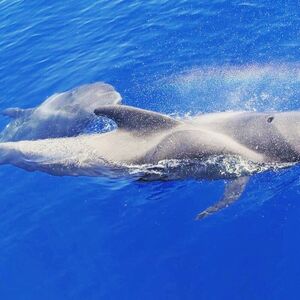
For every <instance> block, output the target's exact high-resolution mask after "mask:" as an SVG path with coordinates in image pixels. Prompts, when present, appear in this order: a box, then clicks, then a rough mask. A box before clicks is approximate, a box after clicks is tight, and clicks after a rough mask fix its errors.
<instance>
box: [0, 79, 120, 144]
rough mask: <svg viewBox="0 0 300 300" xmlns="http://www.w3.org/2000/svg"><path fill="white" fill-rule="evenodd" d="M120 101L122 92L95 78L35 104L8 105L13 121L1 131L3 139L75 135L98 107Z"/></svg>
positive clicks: (17, 139)
mask: <svg viewBox="0 0 300 300" xmlns="http://www.w3.org/2000/svg"><path fill="white" fill-rule="evenodd" d="M120 102H121V96H120V94H119V93H118V92H117V91H115V89H114V88H113V87H112V86H111V85H109V84H106V83H103V82H96V83H93V84H85V85H82V86H79V87H76V88H74V89H71V90H69V91H66V92H63V93H57V94H54V95H52V96H51V97H49V98H47V99H46V100H45V101H44V102H43V103H42V104H41V105H39V106H37V107H35V108H29V109H22V108H18V107H13V108H8V109H5V110H4V111H3V112H2V114H3V115H5V116H8V117H10V118H12V121H11V122H10V123H9V124H8V125H7V126H6V128H5V129H4V130H3V131H2V132H1V134H0V141H2V142H3V141H19V140H37V139H45V138H57V137H66V136H76V135H78V134H80V133H81V132H82V130H83V128H84V127H85V126H86V125H87V124H88V123H89V122H90V121H91V119H92V118H93V116H94V113H93V112H94V110H95V109H96V108H97V107H99V106H100V105H106V104H119V103H120Z"/></svg>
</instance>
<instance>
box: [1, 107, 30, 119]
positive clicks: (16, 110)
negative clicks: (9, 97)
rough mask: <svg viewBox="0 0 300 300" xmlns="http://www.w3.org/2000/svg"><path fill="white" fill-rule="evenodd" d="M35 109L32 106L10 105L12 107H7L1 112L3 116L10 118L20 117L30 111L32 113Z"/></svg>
mask: <svg viewBox="0 0 300 300" xmlns="http://www.w3.org/2000/svg"><path fill="white" fill-rule="evenodd" d="M32 111H33V109H32V108H27V109H26V108H25V109H23V108H20V107H10V108H6V109H4V110H3V111H2V112H1V113H2V115H3V116H7V117H10V118H14V119H16V118H20V117H23V116H25V115H26V114H28V113H31V112H32Z"/></svg>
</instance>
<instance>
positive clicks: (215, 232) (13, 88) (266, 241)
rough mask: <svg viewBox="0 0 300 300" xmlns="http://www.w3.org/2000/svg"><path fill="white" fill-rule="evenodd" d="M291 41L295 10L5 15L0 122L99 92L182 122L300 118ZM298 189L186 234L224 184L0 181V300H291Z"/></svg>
mask: <svg viewBox="0 0 300 300" xmlns="http://www.w3.org/2000/svg"><path fill="white" fill-rule="evenodd" d="M299 32H300V7H299V2H298V1H279V0H278V1H258V0H250V1H242V0H239V1H238V0H235V1H229V0H228V1H222V0H214V1H212V0H211V1H205V0H204V1H192V0H191V1H167V0H166V1H154V0H151V1H120V0H116V1H105V0H102V1H87V0H85V1H74V0H69V1H42V0H37V1H22V0H10V1H8V0H0V37H1V39H0V109H4V108H7V107H10V106H21V107H33V106H35V105H37V104H39V103H41V102H42V101H43V100H44V99H45V98H47V97H48V96H50V95H52V94H54V93H55V92H61V91H65V90H68V89H70V88H73V87H75V86H78V85H80V84H84V83H91V82H96V81H105V82H108V83H110V84H112V85H113V86H114V87H115V88H116V89H117V90H118V91H119V92H120V93H121V95H122V96H123V100H124V103H126V104H128V105H134V106H138V107H141V108H146V109H153V110H156V111H160V112H164V113H170V114H176V115H178V114H179V115H185V114H195V113H199V112H210V111H223V110H238V109H243V110H258V111H269V110H289V109H299V108H300V97H299V96H300V65H299V59H300V53H299V47H300V38H299ZM7 121H8V120H7V119H5V118H4V117H2V118H1V119H0V123H1V125H2V126H5V124H6V123H7ZM299 174H300V169H299V167H293V168H290V169H286V170H282V171H278V172H275V173H274V172H266V173H262V174H257V175H255V176H253V177H252V178H251V179H250V182H249V185H248V187H247V189H246V191H245V193H244V194H243V196H242V198H241V200H240V201H238V202H237V203H235V204H234V205H232V206H231V207H230V208H228V209H226V210H224V211H222V212H220V213H218V214H216V215H214V216H212V217H210V218H207V219H205V220H202V221H201V222H196V221H194V217H195V215H196V214H197V213H198V212H199V211H201V210H203V209H204V208H206V207H207V206H209V205H211V204H212V203H214V202H215V201H216V200H217V199H218V198H220V196H221V195H222V192H223V189H224V182H223V181H222V180H218V181H195V180H182V181H170V182H149V183H141V182H136V181H133V180H131V179H127V178H123V179H118V180H112V179H108V178H102V177H99V178H88V177H55V176H50V175H47V174H44V173H40V172H35V173H30V172H26V171H23V170H20V169H17V168H15V167H13V166H1V168H0V182H1V189H0V278H1V280H0V298H1V299H130V300H132V299H172V300H173V299H206V300H210V299H251V300H253V299H272V300H276V299H299V297H300V290H299V282H300V271H299V270H300V269H299V262H300V235H299V234H298V230H299V225H300V204H299V202H298V201H299V198H300V196H299V195H300V182H299Z"/></svg>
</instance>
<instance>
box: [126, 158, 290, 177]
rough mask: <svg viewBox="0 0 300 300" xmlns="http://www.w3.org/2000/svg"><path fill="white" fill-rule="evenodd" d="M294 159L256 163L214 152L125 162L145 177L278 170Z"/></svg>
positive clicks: (233, 174)
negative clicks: (196, 156)
mask: <svg viewBox="0 0 300 300" xmlns="http://www.w3.org/2000/svg"><path fill="white" fill-rule="evenodd" d="M293 165H295V163H255V162H252V161H248V160H245V159H243V158H241V157H240V156H232V155H231V156H226V155H213V156H210V157H208V158H206V159H204V160H200V159H168V160H162V161H160V162H158V163H157V164H143V165H133V164H131V165H123V166H122V167H123V168H125V169H126V170H127V171H128V174H130V175H132V176H134V177H138V178H142V180H145V181H152V180H175V179H182V178H194V179H231V178H237V177H240V176H251V175H253V174H257V173H262V172H266V171H273V172H276V171H279V170H281V169H285V168H289V167H291V166H293Z"/></svg>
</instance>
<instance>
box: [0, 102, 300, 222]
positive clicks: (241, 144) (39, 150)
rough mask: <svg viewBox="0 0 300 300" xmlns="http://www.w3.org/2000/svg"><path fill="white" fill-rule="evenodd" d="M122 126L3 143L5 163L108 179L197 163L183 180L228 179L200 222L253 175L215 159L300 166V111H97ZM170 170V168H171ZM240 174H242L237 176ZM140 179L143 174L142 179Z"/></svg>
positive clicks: (114, 108)
mask: <svg viewBox="0 0 300 300" xmlns="http://www.w3.org/2000/svg"><path fill="white" fill-rule="evenodd" d="M94 112H95V114H96V115H97V116H105V117H107V118H109V119H112V120H113V121H114V122H115V123H116V124H117V129H116V130H113V131H111V132H107V133H103V134H91V135H79V136H74V137H61V138H50V139H43V140H34V141H18V142H5V143H0V164H13V165H15V166H17V167H20V168H23V169H26V170H29V171H35V170H39V171H44V172H47V173H50V174H54V175H73V176H77V175H87V176H97V175H103V174H105V175H107V174H110V172H112V173H114V172H115V171H116V172H118V171H120V170H122V171H124V170H128V169H130V168H131V167H132V166H141V167H143V166H145V165H147V166H149V165H152V166H159V164H160V163H161V162H162V161H166V160H167V161H171V160H177V161H183V162H184V161H189V160H192V161H197V162H199V166H200V167H199V168H198V167H197V166H196V165H193V166H192V167H191V168H188V169H187V171H183V170H182V168H181V169H180V168H179V173H178V174H179V175H180V176H181V178H183V177H195V178H209V179H219V178H230V179H232V180H231V181H229V183H228V184H227V186H226V188H225V192H224V195H223V197H222V199H221V200H220V201H219V202H218V203H216V204H215V205H213V206H211V207H209V208H208V209H206V210H205V211H203V212H201V213H200V214H198V216H197V219H202V218H204V217H206V216H208V215H210V214H212V213H214V212H216V211H219V210H220V209H222V208H224V207H227V206H228V205H229V204H230V203H232V202H234V201H236V200H237V199H238V198H239V197H240V195H241V194H242V193H243V190H244V189H245V186H246V184H247V182H248V177H247V176H245V175H244V174H239V175H237V176H236V178H232V174H221V173H220V172H218V170H217V169H210V168H205V167H204V168H203V165H201V162H203V161H206V160H208V159H209V158H210V157H216V156H217V157H229V158H230V157H233V158H234V157H239V158H241V159H243V160H245V161H249V162H252V163H255V164H257V165H262V164H274V163H283V164H285V163H288V164H289V163H290V164H294V163H297V162H299V161H300V112H297V111H291V112H282V113H280V112H278V113H275V112H274V113H272V114H268V113H254V112H224V113H211V114H206V115H200V116H196V117H193V118H182V119H174V118H171V117H169V116H166V115H162V114H159V113H156V112H152V111H147V110H143V109H138V108H134V107H130V106H123V105H102V106H100V107H98V108H97V109H95V111H94ZM171 170H172V168H171ZM238 176H240V177H238ZM141 177H143V176H142V175H141Z"/></svg>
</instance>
